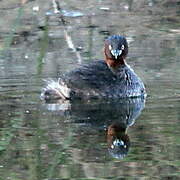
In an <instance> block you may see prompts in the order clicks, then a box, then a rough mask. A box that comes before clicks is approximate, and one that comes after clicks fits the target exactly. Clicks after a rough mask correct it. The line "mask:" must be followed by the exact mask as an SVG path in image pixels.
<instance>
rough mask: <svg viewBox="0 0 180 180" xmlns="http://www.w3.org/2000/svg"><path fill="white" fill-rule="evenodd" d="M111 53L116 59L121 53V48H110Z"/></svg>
mask: <svg viewBox="0 0 180 180" xmlns="http://www.w3.org/2000/svg"><path fill="white" fill-rule="evenodd" d="M111 54H112V55H113V56H114V57H115V59H117V58H118V56H120V55H121V54H122V50H111Z"/></svg>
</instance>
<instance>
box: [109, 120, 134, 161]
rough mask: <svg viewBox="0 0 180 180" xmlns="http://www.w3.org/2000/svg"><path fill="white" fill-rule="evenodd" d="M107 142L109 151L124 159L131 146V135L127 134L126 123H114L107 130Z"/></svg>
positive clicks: (114, 155) (115, 156)
mask: <svg viewBox="0 0 180 180" xmlns="http://www.w3.org/2000/svg"><path fill="white" fill-rule="evenodd" d="M107 142H108V150H109V153H110V154H111V155H112V156H113V157H114V158H117V159H123V158H124V157H125V156H126V155H127V153H128V151H129V146H130V140H129V136H128V135H127V134H126V125H125V124H122V123H113V124H111V125H110V126H109V127H108V130H107Z"/></svg>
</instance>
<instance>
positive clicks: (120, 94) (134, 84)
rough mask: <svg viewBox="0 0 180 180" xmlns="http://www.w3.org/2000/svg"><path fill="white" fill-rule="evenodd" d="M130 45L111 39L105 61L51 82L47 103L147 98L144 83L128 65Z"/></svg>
mask: <svg viewBox="0 0 180 180" xmlns="http://www.w3.org/2000/svg"><path fill="white" fill-rule="evenodd" d="M127 53H128V45H127V41H126V39H125V38H124V37H122V36H111V37H110V38H108V39H107V40H106V41H105V56H106V59H105V61H102V60H99V61H93V62H91V63H89V64H85V65H82V66H81V67H79V68H77V69H74V70H73V71H71V72H69V73H67V74H65V75H64V76H62V77H61V78H59V80H58V82H54V81H52V82H50V83H49V84H48V85H47V87H46V88H45V89H44V90H43V92H42V94H41V97H42V98H43V99H46V100H48V99H55V98H63V99H75V98H81V99H90V98H124V97H138V96H144V95H145V88H144V84H143V82H142V81H141V80H140V78H139V77H138V76H137V75H136V74H135V73H134V71H133V70H132V69H131V68H130V67H129V65H127V64H126V63H125V57H126V55H127Z"/></svg>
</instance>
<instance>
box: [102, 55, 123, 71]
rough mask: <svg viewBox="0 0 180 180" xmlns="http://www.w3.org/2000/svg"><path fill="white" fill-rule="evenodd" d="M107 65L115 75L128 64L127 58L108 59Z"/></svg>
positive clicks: (106, 60)
mask: <svg viewBox="0 0 180 180" xmlns="http://www.w3.org/2000/svg"><path fill="white" fill-rule="evenodd" d="M105 62H106V64H107V65H108V67H109V69H110V70H111V71H112V72H113V73H115V74H116V73H117V71H118V69H119V68H120V67H122V66H124V65H125V64H126V61H125V58H124V57H121V58H119V59H117V60H114V59H110V58H106V59H105Z"/></svg>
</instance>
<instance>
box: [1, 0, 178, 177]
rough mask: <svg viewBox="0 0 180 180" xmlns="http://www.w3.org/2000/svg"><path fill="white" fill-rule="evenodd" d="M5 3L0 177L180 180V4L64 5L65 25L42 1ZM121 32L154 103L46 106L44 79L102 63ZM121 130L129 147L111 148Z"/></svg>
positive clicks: (90, 103) (2, 8)
mask: <svg viewBox="0 0 180 180" xmlns="http://www.w3.org/2000/svg"><path fill="white" fill-rule="evenodd" d="M0 4H1V8H0V14H1V19H0V24H1V30H0V48H1V52H0V53H1V57H0V112H1V113H0V157H1V158H0V159H1V160H0V179H2V180H6V179H12V180H15V179H18V180H19V179H22V180H36V179H37V180H40V179H179V178H180V152H179V148H180V140H179V139H180V138H179V135H180V128H179V120H180V68H179V67H180V61H179V60H180V30H179V25H180V21H179V19H180V17H179V15H180V14H179V12H180V11H179V9H180V7H179V3H178V1H168V0H167V1H141V0H140V1H138V2H136V1H114V2H112V1H109V0H106V1H86V2H84V1H77V2H75V1H71V0H69V1H61V4H60V6H61V8H62V9H63V10H64V11H63V12H64V14H63V17H64V18H65V23H62V19H61V20H59V15H57V14H54V13H53V12H54V11H53V8H52V5H51V3H49V2H45V1H43V0H39V1H28V2H27V3H26V4H24V5H23V6H22V7H21V5H20V3H19V1H16V0H12V1H8V2H6V1H2V2H0ZM37 7H39V10H38V8H37ZM79 15H80V16H79ZM112 34H122V35H125V36H126V37H127V39H128V42H129V50H130V52H129V56H128V58H127V62H128V63H129V64H130V65H131V66H132V67H133V69H134V70H135V71H136V73H137V74H138V75H139V76H140V77H141V78H142V80H143V81H144V82H145V85H146V88H147V92H148V97H147V98H146V102H145V101H144V100H141V101H140V100H139V101H138V102H137V101H135V102H134V101H125V102H122V101H116V102H111V101H108V102H99V101H90V102H86V103H85V102H74V103H64V102H63V103H62V102H60V103H54V104H46V103H45V102H42V101H41V100H40V98H39V96H40V92H41V89H42V87H43V86H45V82H44V79H47V78H54V79H55V78H57V77H58V76H60V75H61V74H63V73H64V72H67V71H69V70H71V69H73V68H75V67H77V66H78V63H88V62H90V61H92V60H94V59H103V58H104V57H103V42H104V39H105V38H106V37H107V36H109V35H112ZM113 123H119V124H121V125H122V128H121V132H120V137H126V138H127V146H126V148H125V150H122V149H121V151H111V150H110V147H111V145H110V146H109V142H110V140H111V137H108V136H107V131H108V127H109V126H110V125H112V124H113ZM124 142H125V141H124Z"/></svg>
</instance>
